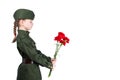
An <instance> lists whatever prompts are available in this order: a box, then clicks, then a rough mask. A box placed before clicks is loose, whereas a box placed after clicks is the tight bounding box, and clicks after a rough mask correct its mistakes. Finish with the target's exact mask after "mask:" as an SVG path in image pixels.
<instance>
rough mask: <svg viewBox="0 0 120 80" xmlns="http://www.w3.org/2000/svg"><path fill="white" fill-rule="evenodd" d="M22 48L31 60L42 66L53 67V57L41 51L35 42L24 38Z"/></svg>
mask: <svg viewBox="0 0 120 80" xmlns="http://www.w3.org/2000/svg"><path fill="white" fill-rule="evenodd" d="M20 44H21V46H19V47H20V49H21V50H22V52H23V53H24V54H26V55H27V56H28V57H29V58H30V59H31V60H33V61H34V62H36V63H38V64H39V65H41V66H44V67H47V68H49V69H51V68H52V62H51V58H50V57H47V56H46V55H44V54H42V53H41V51H39V50H37V49H36V46H35V44H34V42H32V41H30V40H22V42H21V43H20Z"/></svg>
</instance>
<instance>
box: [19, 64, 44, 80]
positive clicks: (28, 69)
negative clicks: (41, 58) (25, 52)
mask: <svg viewBox="0 0 120 80" xmlns="http://www.w3.org/2000/svg"><path fill="white" fill-rule="evenodd" d="M17 80H42V77H41V72H40V68H39V66H38V65H37V64H25V63H21V64H20V65H19V67H18V73H17Z"/></svg>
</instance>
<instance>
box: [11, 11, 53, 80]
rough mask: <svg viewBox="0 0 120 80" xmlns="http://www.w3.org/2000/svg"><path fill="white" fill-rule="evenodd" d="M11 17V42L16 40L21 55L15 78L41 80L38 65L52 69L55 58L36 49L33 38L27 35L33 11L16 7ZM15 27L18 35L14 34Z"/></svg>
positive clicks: (18, 79) (31, 23)
mask: <svg viewBox="0 0 120 80" xmlns="http://www.w3.org/2000/svg"><path fill="white" fill-rule="evenodd" d="M13 17H14V19H15V22H14V36H15V37H14V39H13V43H14V42H15V41H16V42H17V49H18V51H19V53H20V55H21V57H22V63H21V64H20V65H19V67H18V73H17V80H42V77H41V72H40V69H39V65H41V66H44V67H46V68H49V69H53V65H54V63H55V60H54V59H51V58H50V57H48V56H46V55H44V54H42V52H41V51H40V50H37V48H36V46H35V42H34V40H33V39H32V38H31V37H30V36H29V30H31V28H32V26H33V22H32V21H33V19H34V17H35V15H34V12H33V11H31V10H28V9H18V10H16V11H15V13H14V15H13ZM16 28H18V35H16Z"/></svg>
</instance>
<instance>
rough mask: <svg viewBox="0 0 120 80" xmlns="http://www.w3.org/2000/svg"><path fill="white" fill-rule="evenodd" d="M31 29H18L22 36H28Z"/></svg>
mask: <svg viewBox="0 0 120 80" xmlns="http://www.w3.org/2000/svg"><path fill="white" fill-rule="evenodd" d="M29 33H30V32H29V31H25V30H18V35H19V36H21V37H22V38H24V37H26V36H28V35H29Z"/></svg>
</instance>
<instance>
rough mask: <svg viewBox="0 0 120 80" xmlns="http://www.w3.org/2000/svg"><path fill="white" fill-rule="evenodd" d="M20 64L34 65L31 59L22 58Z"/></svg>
mask: <svg viewBox="0 0 120 80" xmlns="http://www.w3.org/2000/svg"><path fill="white" fill-rule="evenodd" d="M22 62H23V63H25V64H33V63H34V62H33V61H32V60H31V59H28V58H23V60H22Z"/></svg>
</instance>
